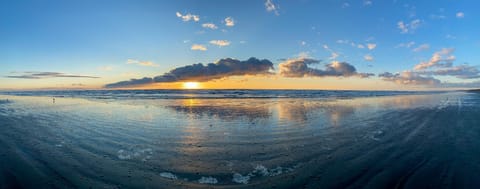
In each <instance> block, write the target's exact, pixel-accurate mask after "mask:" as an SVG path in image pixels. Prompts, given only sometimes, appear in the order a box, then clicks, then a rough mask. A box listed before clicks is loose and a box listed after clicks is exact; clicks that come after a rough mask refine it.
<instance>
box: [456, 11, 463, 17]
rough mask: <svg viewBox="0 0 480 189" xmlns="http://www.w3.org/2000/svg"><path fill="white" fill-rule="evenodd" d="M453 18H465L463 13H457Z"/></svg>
mask: <svg viewBox="0 0 480 189" xmlns="http://www.w3.org/2000/svg"><path fill="white" fill-rule="evenodd" d="M455 16H456V17H457V18H463V17H465V13H463V12H457V14H455Z"/></svg>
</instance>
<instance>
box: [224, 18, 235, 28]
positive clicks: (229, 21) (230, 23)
mask: <svg viewBox="0 0 480 189" xmlns="http://www.w3.org/2000/svg"><path fill="white" fill-rule="evenodd" d="M225 26H228V27H233V26H235V20H234V19H233V18H232V17H227V18H225Z"/></svg>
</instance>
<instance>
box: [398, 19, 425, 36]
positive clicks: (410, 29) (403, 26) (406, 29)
mask: <svg viewBox="0 0 480 189" xmlns="http://www.w3.org/2000/svg"><path fill="white" fill-rule="evenodd" d="M421 24H422V21H421V20H420V19H415V20H412V21H411V22H410V23H405V22H403V21H399V22H398V23H397V27H398V29H400V31H401V32H400V33H414V32H415V30H416V29H417V28H418V27H420V25H421Z"/></svg>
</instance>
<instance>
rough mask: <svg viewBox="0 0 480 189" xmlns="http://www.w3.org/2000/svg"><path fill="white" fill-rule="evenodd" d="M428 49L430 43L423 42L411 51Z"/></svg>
mask: <svg viewBox="0 0 480 189" xmlns="http://www.w3.org/2000/svg"><path fill="white" fill-rule="evenodd" d="M428 49H430V45H429V44H426V43H424V44H421V45H419V46H418V47H417V48H414V49H413V52H422V51H425V50H428Z"/></svg>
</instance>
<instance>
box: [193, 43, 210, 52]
mask: <svg viewBox="0 0 480 189" xmlns="http://www.w3.org/2000/svg"><path fill="white" fill-rule="evenodd" d="M190 49H191V50H194V51H206V50H207V47H205V46H204V45H199V44H193V45H192V47H191V48H190Z"/></svg>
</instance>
